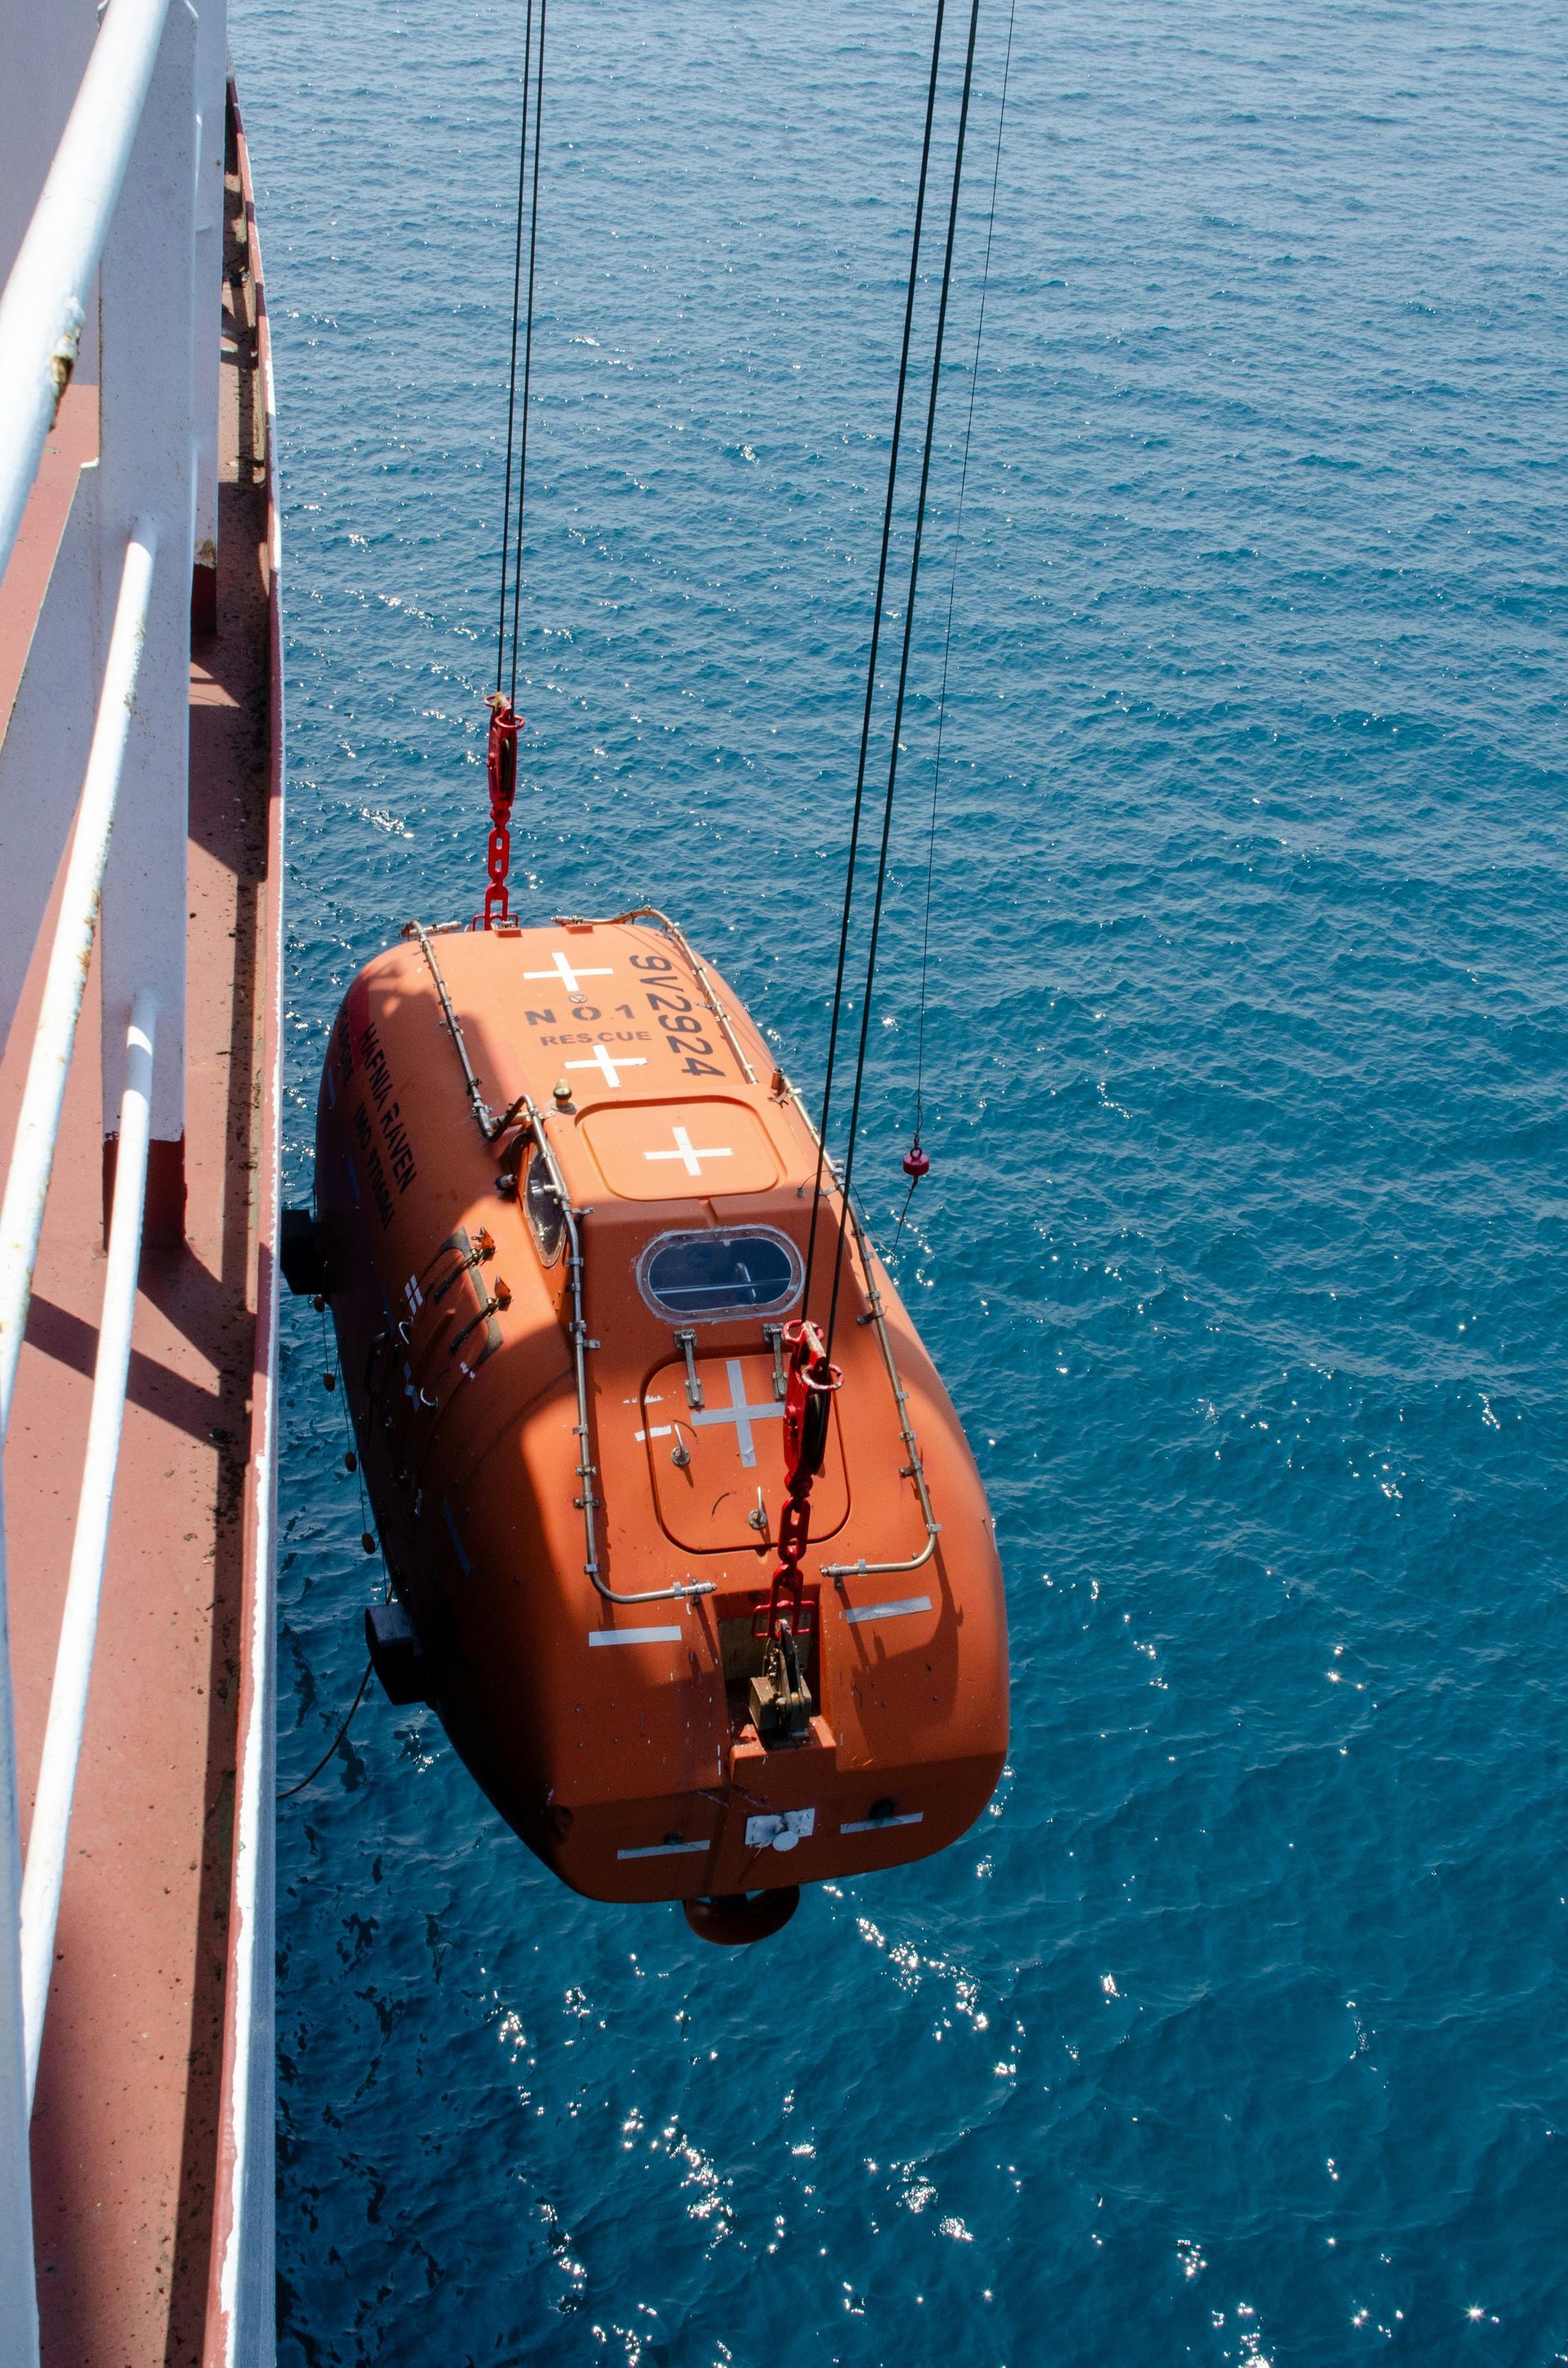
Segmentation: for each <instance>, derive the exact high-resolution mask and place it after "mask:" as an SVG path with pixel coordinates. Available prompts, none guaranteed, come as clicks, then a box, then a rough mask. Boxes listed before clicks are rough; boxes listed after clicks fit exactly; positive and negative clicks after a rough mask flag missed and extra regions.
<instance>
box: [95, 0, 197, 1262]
mask: <svg viewBox="0 0 1568 2368" xmlns="http://www.w3.org/2000/svg"><path fill="white" fill-rule="evenodd" d="M124 5H125V0H111V7H110V16H111V17H112V15H113V12H114V10H115V9H116V8H119V7H121V6H124ZM196 57H197V43H196V17H195V15H194V13H193V11H192V10H191V8H190V7H189V6H187V0H170V5H169V11H168V17H167V19H166V21H165V26H164V32H163V39H162V40H161V41H160V43H159V46H158V53H157V57H156V60H155V62H154V63H153V74H152V79H151V82H150V83H149V85H148V90H147V97H146V100H145V103H144V104H143V107H142V121H141V126H140V128H139V130H138V132H137V135H136V141H135V144H134V146H133V147H132V149H131V156H130V160H129V162H128V164H127V165H126V169H125V179H124V182H123V184H122V187H121V191H120V200H119V209H118V211H117V212H116V214H115V218H114V222H113V224H112V226H111V228H110V231H109V235H108V242H107V244H106V245H105V248H104V257H103V266H102V272H101V282H100V284H101V287H102V298H101V304H100V312H99V322H100V328H101V335H102V346H103V358H102V370H103V378H102V388H103V393H102V401H101V411H100V417H101V427H102V456H103V457H102V459H101V460H100V461H99V464H98V467H99V487H98V499H99V512H98V517H99V530H100V532H101V533H102V534H103V536H104V538H105V541H106V542H110V543H111V545H112V546H114V547H118V548H123V545H124V541H125V538H126V537H127V536H128V535H129V534H130V533H131V529H132V526H133V524H134V523H135V521H136V520H137V519H138V518H141V517H142V516H146V517H147V518H150V519H151V520H152V522H153V526H154V527H155V528H156V529H157V537H158V544H159V548H160V549H161V550H164V551H166V552H169V553H170V554H171V557H172V556H173V555H174V554H176V553H178V552H187V551H189V550H190V548H191V534H192V528H193V524H194V491H195V481H194V472H193V468H192V456H191V349H192V324H193V312H192V297H193V290H192V256H193V251H194V241H195V233H196V181H197V141H196V131H197V120H196V104H197V101H196ZM189 698H190V584H189V580H188V578H187V575H186V572H185V570H184V568H183V567H182V566H179V565H172V566H168V567H160V568H159V569H158V570H157V571H156V573H155V575H154V578H153V592H152V598H151V601H150V603H149V607H148V612H147V630H146V640H145V643H144V646H143V649H142V673H141V683H140V687H139V690H138V695H137V702H136V712H135V714H134V715H133V716H132V717H131V731H130V735H129V738H128V742H127V746H126V755H125V771H124V780H123V786H122V789H121V792H120V800H119V814H118V815H117V817H116V822H115V831H114V844H113V847H112V848H111V850H110V854H109V860H108V874H107V876H106V878H105V882H104V900H103V922H102V928H101V931H100V935H99V939H98V974H99V979H100V982H101V986H102V994H103V1093H104V1140H105V1146H106V1154H107V1155H108V1156H106V1181H107V1177H108V1159H109V1158H111V1157H112V1156H113V1149H112V1147H113V1144H114V1138H115V1131H116V1128H117V1126H118V1123H119V1099H120V1095H121V1093H122V1091H123V1090H124V1085H125V1045H126V1036H125V1024H126V1019H127V1016H128V1015H129V1012H130V1009H131V1003H132V1001H133V999H134V997H135V996H136V994H137V993H138V991H139V990H140V989H142V987H145V988H147V989H148V991H149V992H150V993H151V994H152V995H153V996H155V997H156V1000H157V1006H158V1038H159V1054H158V1068H157V1075H156V1076H155V1077H154V1079H153V1117H152V1133H153V1141H152V1149H151V1154H150V1158H149V1164H148V1174H147V1223H146V1230H147V1237H148V1240H149V1242H153V1243H158V1244H162V1245H168V1244H170V1243H174V1242H177V1241H179V1240H180V1239H182V1238H183V1235H184V1230H185V986H186V981H185V962H186V935H187V909H188V908H187V903H186V837H187V828H188V822H189V796H188V781H189V745H190V718H189Z"/></svg>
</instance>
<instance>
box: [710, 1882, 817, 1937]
mask: <svg viewBox="0 0 1568 2368" xmlns="http://www.w3.org/2000/svg"><path fill="white" fill-rule="evenodd" d="M800 1904H801V1886H800V1884H798V1883H791V1884H784V1885H783V1886H781V1888H780V1889H778V1891H753V1892H744V1891H730V1892H724V1893H722V1894H721V1895H720V1896H719V1897H718V1898H717V1899H683V1900H682V1901H681V1906H682V1907H683V1908H684V1909H685V1911H686V1920H687V1923H688V1924H689V1925H690V1927H691V1929H692V1930H693V1931H694V1932H695V1933H697V1935H698V1936H699V1939H701V1940H704V1941H717V1942H718V1943H719V1945H720V1946H721V1948H727V1949H738V1948H744V1946H745V1944H746V1943H747V1942H748V1941H766V1940H767V1937H768V1935H769V1934H770V1933H772V1932H778V1931H781V1930H783V1928H784V1926H785V1925H786V1924H788V1922H789V1921H790V1917H791V1916H793V1914H794V1913H795V1910H796V1908H797V1907H799V1906H800Z"/></svg>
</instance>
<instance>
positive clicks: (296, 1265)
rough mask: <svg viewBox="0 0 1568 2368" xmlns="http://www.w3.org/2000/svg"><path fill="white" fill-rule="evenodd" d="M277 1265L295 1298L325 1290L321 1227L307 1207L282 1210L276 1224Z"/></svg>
mask: <svg viewBox="0 0 1568 2368" xmlns="http://www.w3.org/2000/svg"><path fill="white" fill-rule="evenodd" d="M278 1268H279V1269H280V1271H281V1273H282V1276H283V1280H284V1281H285V1282H286V1283H287V1284H288V1286H289V1288H290V1291H291V1292H294V1294H295V1296H296V1297H297V1298H300V1299H312V1298H316V1297H319V1296H320V1295H321V1294H322V1293H323V1292H325V1290H326V1288H327V1272H326V1250H325V1247H324V1243H323V1241H322V1232H321V1227H320V1226H319V1225H318V1224H317V1223H316V1221H315V1219H314V1218H313V1217H312V1214H311V1212H310V1211H309V1210H308V1209H285V1210H284V1211H283V1212H282V1215H281V1217H280V1219H279V1221H278Z"/></svg>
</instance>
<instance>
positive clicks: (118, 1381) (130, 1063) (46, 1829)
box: [22, 994, 158, 2112]
mask: <svg viewBox="0 0 1568 2368" xmlns="http://www.w3.org/2000/svg"><path fill="white" fill-rule="evenodd" d="M157 1013H158V1007H157V1004H156V1002H155V1001H154V999H153V996H151V995H147V994H142V995H139V996H137V998H136V1008H135V1009H134V1010H133V1011H132V1013H131V1028H130V1031H129V1033H128V1036H127V1039H126V1069H125V1093H124V1097H123V1099H121V1102H120V1105H119V1153H118V1155H117V1157H116V1162H115V1171H114V1211H113V1214H112V1215H111V1217H110V1219H109V1229H108V1267H107V1271H106V1273H105V1276H104V1303H103V1312H102V1314H101V1315H100V1316H99V1318H98V1354H97V1363H96V1364H95V1366H94V1368H93V1407H92V1412H91V1414H90V1415H89V1417H88V1418H87V1456H86V1462H85V1464H84V1465H83V1467H82V1493H81V1496H80V1497H79V1498H78V1500H77V1507H76V1534H75V1537H74V1540H73V1542H72V1547H71V1576H70V1578H69V1580H68V1581H67V1583H66V1588H65V1611H64V1615H63V1617H62V1620H61V1623H60V1649H59V1652H58V1654H57V1656H56V1658H55V1663H54V1684H53V1686H52V1688H51V1691H50V1697H49V1724H48V1725H47V1726H46V1727H45V1729H44V1736H43V1757H42V1759H41V1760H40V1764H39V1777H38V1793H37V1796H36V1798H35V1799H34V1802H33V1821H32V1827H31V1829H30V1831H29V1833H28V1860H27V1867H26V1870H25V1872H24V1873H23V1876H22V2022H23V2027H24V2030H25V2032H26V2044H27V2067H28V2112H31V2111H32V2101H33V2096H34V2093H35V2091H36V2090H37V2088H38V2058H39V2049H40V2046H41V2045H42V2044H43V2018H44V2013H45V2010H46V2009H47V2007H48V2004H49V1978H50V1975H51V1973H52V1972H53V1970H54V1934H55V1928H56V1926H57V1924H58V1923H59V1920H60V1891H61V1885H62V1883H63V1882H64V1880H65V1846H66V1843H67V1841H68V1839H69V1838H70V1831H71V1803H72V1798H73V1795H74V1793H75V1790H76V1769H77V1765H78V1763H79V1761H80V1759H81V1757H82V1736H83V1731H84V1729H85V1725H86V1719H87V1690H88V1687H89V1685H90V1684H91V1682H92V1675H93V1647H94V1645H95V1644H96V1642H97V1633H98V1605H99V1602H100V1601H101V1600H102V1597H103V1585H104V1564H105V1561H106V1560H107V1558H108V1530H109V1517H110V1515H111V1514H112V1512H113V1510H114V1482H115V1473H116V1470H117V1468H118V1465H119V1435H120V1429H121V1427H122V1425H123V1423H124V1420H125V1389H126V1382H127V1379H128V1377H129V1375H130V1372H131V1326H133V1324H134V1322H135V1320H136V1279H137V1275H138V1273H139V1271H140V1269H141V1265H142V1211H143V1208H144V1206H145V1202H146V1198H147V1144H148V1140H149V1137H150V1135H151V1132H152V1111H153V1036H154V1030H155V1026H156V1021H157Z"/></svg>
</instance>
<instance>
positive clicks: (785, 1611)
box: [753, 1323, 844, 1640]
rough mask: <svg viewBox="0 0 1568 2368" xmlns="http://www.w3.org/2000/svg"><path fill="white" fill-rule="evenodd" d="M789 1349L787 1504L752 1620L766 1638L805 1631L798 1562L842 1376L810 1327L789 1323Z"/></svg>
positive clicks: (807, 1616)
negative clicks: (768, 1578)
mask: <svg viewBox="0 0 1568 2368" xmlns="http://www.w3.org/2000/svg"><path fill="white" fill-rule="evenodd" d="M784 1345H785V1347H786V1348H787V1349H789V1351H790V1378H789V1381H788V1383H786V1385H785V1392H784V1462H785V1469H786V1473H787V1474H788V1477H787V1480H786V1484H785V1485H786V1486H787V1487H788V1489H789V1492H790V1496H789V1502H788V1503H787V1504H786V1506H785V1508H784V1510H783V1512H782V1513H781V1514H780V1515H779V1519H778V1569H777V1570H776V1571H775V1572H774V1574H773V1585H772V1588H770V1589H769V1592H768V1598H767V1609H766V1611H759V1612H758V1614H757V1619H756V1622H753V1626H754V1629H755V1632H756V1634H757V1635H759V1636H766V1637H767V1638H768V1639H769V1640H771V1639H772V1638H773V1637H775V1636H778V1635H779V1634H783V1633H785V1632H786V1631H787V1632H788V1634H790V1635H791V1636H803V1635H807V1634H810V1632H811V1625H812V1622H811V1618H810V1614H809V1607H808V1606H807V1604H806V1603H805V1601H804V1600H803V1592H802V1586H801V1562H802V1560H803V1559H804V1557H805V1552H806V1543H807V1540H808V1538H809V1536H810V1533H811V1523H812V1481H813V1480H815V1478H816V1476H817V1474H818V1473H819V1472H820V1471H821V1470H822V1467H823V1460H824V1456H825V1455H826V1453H827V1426H828V1417H829V1415H830V1413H831V1404H830V1401H831V1399H832V1396H833V1393H834V1391H835V1390H836V1389H838V1388H839V1387H840V1385H841V1384H842V1383H843V1380H844V1375H843V1373H842V1372H841V1371H840V1369H839V1367H838V1366H836V1365H830V1364H829V1363H828V1360H827V1349H826V1348H825V1346H824V1341H823V1337H822V1334H821V1333H820V1332H819V1331H818V1329H817V1327H816V1326H815V1325H814V1324H804V1323H801V1324H791V1325H789V1326H787V1327H786V1329H785V1333H784Z"/></svg>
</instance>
